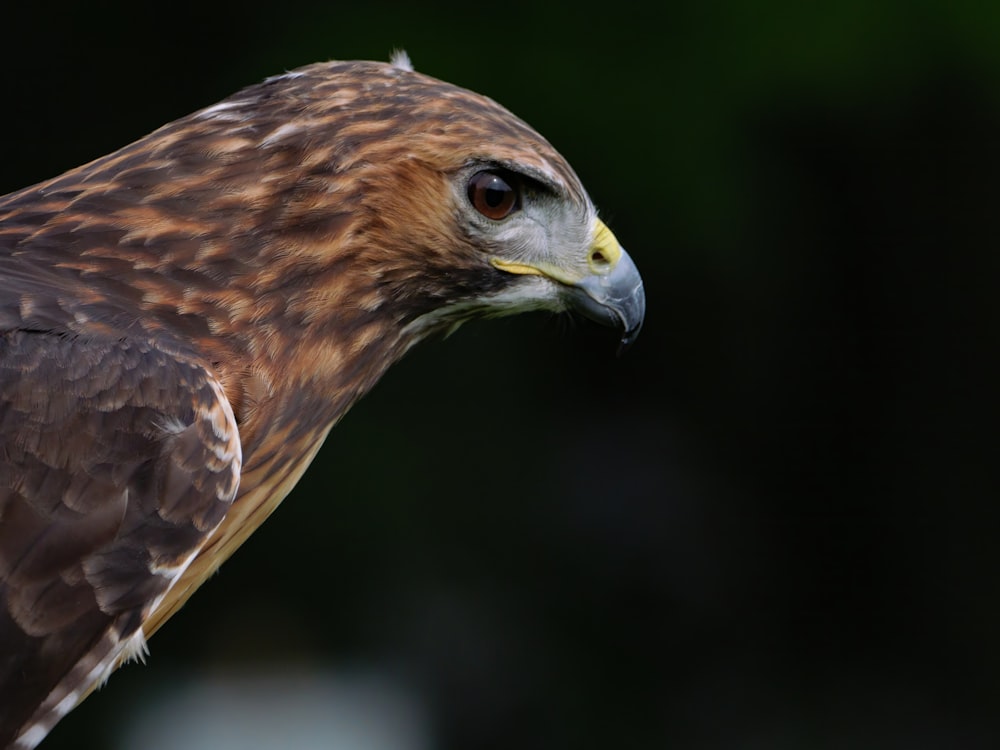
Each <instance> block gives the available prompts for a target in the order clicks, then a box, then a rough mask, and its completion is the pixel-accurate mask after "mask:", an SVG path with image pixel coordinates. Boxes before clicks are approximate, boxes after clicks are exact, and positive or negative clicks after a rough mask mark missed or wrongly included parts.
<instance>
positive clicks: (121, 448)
mask: <svg viewBox="0 0 1000 750" xmlns="http://www.w3.org/2000/svg"><path fill="white" fill-rule="evenodd" d="M239 472H240V443H239V436H238V432H237V428H236V425H235V421H234V419H233V413H232V410H231V409H230V406H229V403H228V401H226V399H225V396H224V394H223V392H222V389H221V387H220V386H219V384H218V382H217V381H216V380H215V379H214V377H213V376H212V375H211V374H210V373H209V372H207V371H206V370H205V369H204V368H203V367H201V366H200V365H199V364H197V363H193V362H188V361H184V360H183V359H180V358H178V357H176V356H172V355H169V354H166V353H164V352H162V351H160V350H158V349H157V348H155V347H153V346H152V345H150V344H148V343H145V342H135V341H130V340H128V339H118V338H114V339H107V338H87V337H81V336H73V335H65V334H62V335H60V334H54V333H47V332H41V331H25V330H14V331H6V332H0V747H6V746H8V744H9V743H11V742H12V741H13V740H14V739H15V738H16V737H18V736H19V735H20V736H21V740H20V741H19V742H18V743H17V744H16V745H15V746H16V747H32V746H34V745H35V744H37V742H38V741H40V740H41V739H42V738H43V737H44V736H45V734H46V733H47V732H48V730H49V729H50V728H51V726H52V725H54V724H55V722H56V721H58V719H59V718H60V717H61V716H62V715H64V714H65V713H67V712H68V711H69V710H70V709H72V708H73V706H74V705H75V704H76V703H77V702H78V701H79V700H80V699H82V698H83V697H84V696H85V695H86V694H87V693H88V692H89V691H90V690H91V689H92V688H93V686H94V685H95V683H97V682H99V681H100V680H101V679H103V678H104V677H105V676H106V675H107V673H108V672H110V670H111V669H112V668H113V667H114V665H115V663H116V662H117V661H118V660H119V659H120V658H122V657H127V656H129V655H134V652H135V651H137V650H140V649H141V648H142V647H143V640H142V633H141V630H140V626H141V624H142V621H143V620H144V619H145V617H147V616H148V614H149V613H150V611H152V610H153V609H154V608H155V606H156V605H157V603H158V600H159V599H160V598H161V597H162V596H163V594H164V593H165V592H166V591H167V590H168V588H169V587H170V586H171V585H172V584H173V582H174V581H175V580H176V579H177V578H178V577H179V575H180V573H181V572H182V571H183V569H184V567H185V566H186V565H187V564H188V562H189V561H190V559H191V557H192V555H193V553H194V552H195V551H197V550H198V548H199V547H200V545H201V544H202V543H203V541H204V539H205V538H206V537H207V535H208V534H209V532H210V531H211V530H212V529H213V528H215V526H216V525H217V524H218V523H219V522H220V520H221V519H222V518H223V516H224V515H225V514H226V511H227V510H228V508H229V506H230V504H231V502H232V500H233V497H234V495H235V493H236V489H237V486H238V482H239Z"/></svg>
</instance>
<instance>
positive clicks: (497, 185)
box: [468, 169, 521, 221]
mask: <svg viewBox="0 0 1000 750" xmlns="http://www.w3.org/2000/svg"><path fill="white" fill-rule="evenodd" d="M512 182H513V183H514V185H511V183H512ZM468 195H469V203H471V204H472V207H473V208H475V209H476V210H477V211H478V212H479V213H481V214H482V215H483V216H485V217H486V218H487V219H492V220H493V221H501V220H502V219H506V218H507V217H508V216H510V215H511V214H512V213H514V212H515V211H516V210H517V209H519V208H520V207H521V192H520V190H519V189H518V188H517V183H516V181H515V180H513V179H512V178H511V177H510V175H508V174H501V173H500V172H497V171H494V170H491V169H484V170H483V171H481V172H476V173H475V174H474V175H472V177H470V178H469V186H468Z"/></svg>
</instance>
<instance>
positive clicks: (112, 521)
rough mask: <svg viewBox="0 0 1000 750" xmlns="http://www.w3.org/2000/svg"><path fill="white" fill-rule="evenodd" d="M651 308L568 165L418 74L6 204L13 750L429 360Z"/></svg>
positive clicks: (1, 593) (262, 114)
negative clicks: (437, 347) (466, 332)
mask: <svg viewBox="0 0 1000 750" xmlns="http://www.w3.org/2000/svg"><path fill="white" fill-rule="evenodd" d="M483 175H485V177H484V176H483ZM643 307H644V301H643V297H642V286H641V282H640V281H639V277H638V274H637V273H636V272H635V268H634V266H633V265H632V264H631V261H630V260H629V258H628V256H627V255H626V254H624V252H623V251H621V249H620V247H619V246H618V244H617V242H616V241H615V240H614V238H613V237H612V236H611V234H610V232H608V230H607V228H606V227H604V225H603V224H602V223H601V222H600V221H599V220H598V219H597V218H596V212H595V211H594V208H593V204H592V203H591V201H590V199H589V198H588V197H587V195H586V193H585V191H584V189H583V187H582V186H581V185H580V182H579V180H578V179H577V178H576V176H575V174H574V173H573V171H572V169H571V168H570V167H569V166H568V165H567V164H566V162H565V161H564V160H563V159H562V157H560V156H559V154H558V153H557V152H556V151H555V150H554V149H553V148H552V147H551V146H550V145H549V144H548V143H547V142H546V141H545V140H543V139H542V138H541V137H540V136H539V135H538V134H537V133H535V132H534V131H533V130H532V129H531V128H529V127H528V126H527V125H525V124H524V123H523V122H521V121H520V120H518V119H517V118H515V117H514V116H512V115H511V114H510V113H509V112H507V111H506V110H505V109H503V108H502V107H500V106H499V105H497V104H496V103H494V102H493V101H491V100H489V99H486V98H484V97H481V96H478V95H476V94H473V93H471V92H468V91H465V90H462V89H459V88H456V87H454V86H451V85H449V84H446V83H442V82H440V81H436V80H434V79H432V78H428V77H426V76H423V75H420V74H417V73H414V72H412V71H410V70H408V69H406V68H405V67H404V66H392V65H384V64H379V63H363V62H350V63H325V64H319V65H313V66H309V67H306V68H302V69H300V70H297V71H294V72H291V73H287V74H285V75H282V76H278V77H275V78H272V79H269V80H268V81H265V82H264V83H261V84H259V85H256V86H251V87H249V88H247V89H245V90H243V91H241V92H239V93H237V94H235V95H234V96H232V97H230V98H228V99H226V100H224V101H222V102H220V103H219V104H216V105H214V106H211V107H208V108H206V109H204V110H201V111H200V112H196V113H194V114H192V115H190V116H188V117H185V118H182V119H180V120H177V121H176V122H173V123H170V124H168V125H166V126H164V127H163V128H160V129H159V130H157V131H156V132H154V133H152V134H150V135H149V136H147V137H145V138H143V139H141V140H139V141H137V142H135V143H133V144H131V145H129V146H127V147H125V148H123V149H121V150H120V151H117V152H115V153H113V154H110V155H108V156H106V157H103V158H101V159H98V160H96V161H94V162H91V163H90V164H87V165H85V166H83V167H80V168H78V169H74V170H72V171H70V172H67V173H66V174H64V175H62V176H60V177H57V178H55V179H53V180H50V181H48V182H44V183H41V184H39V185H36V186H34V187H31V188H27V189H25V190H22V191H20V192H17V193H13V194H11V195H8V196H5V197H3V198H0V448H2V450H0V744H2V745H10V746H12V747H19V748H28V747H33V746H34V745H35V744H37V743H38V742H39V741H40V740H41V739H42V738H44V736H45V734H46V733H47V732H48V730H49V729H50V728H51V726H52V725H53V724H54V723H55V722H57V721H58V720H59V718H61V717H62V716H63V715H65V714H66V713H67V712H68V711H69V710H71V709H72V708H73V707H74V706H75V705H76V704H77V703H78V702H79V701H80V700H82V698H83V697H85V696H86V694H87V693H88V692H89V691H90V690H92V689H93V687H94V686H95V684H97V683H98V682H99V681H100V680H101V679H103V678H105V677H106V676H107V674H109V673H110V672H111V671H112V670H113V669H114V667H115V666H117V664H118V663H120V661H121V660H122V659H124V658H126V657H128V656H132V655H135V654H138V653H141V651H142V649H143V648H144V637H146V636H149V635H151V634H152V632H154V631H155V630H156V629H157V628H158V627H159V626H160V625H161V624H162V623H163V622H164V621H165V620H166V619H167V618H168V617H170V615H171V614H173V612H175V611H176V610H177V608H178V607H180V606H181V604H183V602H184V601H185V600H186V599H187V597H188V596H190V594H191V593H192V592H193V591H194V589H195V588H196V587H197V586H198V585H199V584H200V583H201V582H202V581H203V580H204V579H205V578H206V577H207V576H208V575H209V574H210V573H211V572H212V571H214V570H215V569H216V568H217V567H218V566H219V565H220V564H221V563H222V561H223V560H225V558H226V557H228V556H229V555H230V554H232V552H233V551H234V550H235V549H236V547H238V546H239V545H240V544H241V543H242V542H243V541H244V540H245V539H246V537H247V536H248V535H249V534H250V533H251V532H252V531H253V529H254V528H256V527H257V526H258V525H259V524H260V523H261V522H262V521H263V520H264V519H265V518H266V517H267V515H268V514H269V513H270V512H271V511H272V510H273V509H274V507H275V506H276V505H277V503H278V502H280V501H281V499H282V498H283V497H284V496H285V494H287V492H288V491H289V490H290V489H291V488H292V486H293V485H294V484H295V482H296V481H297V480H298V478H299V476H300V475H301V474H302V472H303V471H304V470H305V468H306V466H307V465H308V464H309V462H310V461H311V460H312V457H313V456H314V455H315V453H316V451H317V450H318V448H319V446H320V444H321V443H322V440H323V438H324V437H325V436H326V434H327V432H328V431H329V430H330V428H331V427H332V426H333V424H334V423H335V422H336V421H337V420H338V419H339V418H340V416H342V415H343V414H344V412H345V411H346V410H347V409H348V408H349V407H350V405H351V404H352V403H353V402H354V401H355V400H356V399H357V398H358V397H360V396H361V395H362V394H364V393H365V392H366V391H367V390H368V389H369V388H370V387H371V386H372V385H373V384H374V383H375V381H376V380H377V379H378V378H379V377H380V376H381V375H382V373H383V372H385V370H386V368H387V367H389V366H390V365H391V364H392V363H393V362H394V361H396V360H397V359H398V358H399V357H401V356H402V355H403V354H404V353H405V352H406V351H407V349H409V348H410V347H411V346H412V345H413V344H414V343H416V342H417V341H419V340H420V339H421V338H423V337H425V336H426V335H428V334H430V333H433V332H435V331H442V330H448V329H450V328H452V327H454V326H455V325H457V324H459V323H461V322H462V321H463V320H466V319H468V318H471V317H476V316H480V315H489V314H505V313H509V312H516V311H520V310H528V309H549V310H557V311H558V310H563V309H569V308H574V309H579V310H581V311H582V312H584V313H585V314H588V315H591V316H592V317H596V318H598V319H603V320H605V321H606V322H609V323H613V324H617V325H620V326H621V327H622V328H623V329H624V330H625V335H626V338H631V337H633V336H634V335H635V333H636V332H637V331H638V326H639V324H640V323H641V319H642V314H643ZM18 738H19V739H18Z"/></svg>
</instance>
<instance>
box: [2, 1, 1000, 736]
mask: <svg viewBox="0 0 1000 750" xmlns="http://www.w3.org/2000/svg"><path fill="white" fill-rule="evenodd" d="M7 5H8V7H5V8H4V9H3V11H2V13H0V28H2V29H3V32H4V33H3V39H4V42H3V44H2V45H0V81H2V87H0V92H2V93H0V96H2V101H0V158H2V163H3V168H2V169H0V192H7V191H10V190H14V189H17V188H20V187H24V186H26V185H28V184H31V183H33V182H37V181H40V180H42V179H45V178H48V177H51V176H54V175H56V174H58V173H60V172H62V171H64V170H66V169H68V168H70V167H74V166H76V165H78V164H81V163H83V162H85V161H88V160H90V159H92V158H95V157H97V156H100V155H103V154H105V153H107V152H109V151H112V150H114V149H115V148H117V147H119V146H122V145H124V144H126V143H128V142H130V141H132V140H134V139H136V138H138V137H140V136H142V135H144V134H145V133H147V132H149V131H150V130H152V129H154V128H156V127H158V126H159V125H161V124H163V123H165V122H167V121H169V120H172V119H175V118H177V117H180V116H182V115H185V114H187V113H189V112H191V111H194V110H195V109H198V108H201V107H203V106H207V105H209V104H212V103H214V102H215V101H218V100H219V99H221V98H223V97H225V96H227V95H228V94H230V93H232V92H234V91H236V90H237V89H239V88H240V87H242V86H244V85H248V84H251V83H254V82H256V81H258V80H260V79H262V78H264V77H266V76H268V75H272V74H276V73H279V72H282V71H284V70H287V69H291V68H294V67H297V66H299V65H302V64H305V63H309V62H314V61H317V60H324V59H331V58H340V59H351V58H368V59H372V58H374V59H383V60H384V59H387V58H388V55H389V53H390V51H391V50H392V49H393V48H395V47H402V48H405V49H406V50H407V51H408V52H409V53H410V55H411V57H412V58H413V60H414V63H415V65H416V67H417V69H418V70H420V71H422V72H425V73H428V74H430V75H433V76H436V77H439V78H443V79H446V80H449V81H452V82H454V83H457V84H460V85H462V86H465V87H468V88H471V89H474V90H476V91H479V92H482V93H485V94H487V95H489V96H491V97H493V98H495V99H497V100H498V101H500V102H502V103H503V104H505V105H507V106H508V107H509V108H510V109H512V110H513V111H514V112H516V113H517V114H518V115H520V116H521V117H523V118H524V119H526V120H527V121H528V122H530V123H531V124H533V125H534V126H535V127H536V128H538V129H539V130H540V131H541V132H542V133H543V134H544V135H545V136H546V137H547V138H548V139H549V140H551V141H552V142H553V143H554V144H555V145H556V146H557V147H558V148H559V149H560V150H561V151H562V152H563V154H564V155H566V157H567V158H568V159H569V161H570V162H571V163H572V164H573V165H574V166H575V168H576V169H577V171H578V173H579V174H580V176H581V177H582V179H583V181H584V183H585V184H586V185H587V186H588V189H589V190H590V192H591V195H592V196H593V198H594V200H595V202H596V203H597V204H598V206H599V207H600V208H601V209H602V212H603V215H604V217H605V218H606V219H607V220H608V222H609V224H610V225H611V226H612V228H613V229H614V230H615V232H616V234H617V235H618V237H619V239H620V240H621V241H622V243H623V244H624V245H625V246H626V247H627V248H628V249H629V251H630V253H631V254H632V256H633V258H634V259H635V261H636V263H637V264H638V266H639V268H640V270H641V271H642V273H643V275H644V278H645V282H646V292H647V298H648V316H647V320H646V327H645V329H644V330H643V333H642V335H641V336H640V338H639V340H638V342H637V343H636V345H635V346H634V347H633V349H632V350H631V351H629V352H628V353H627V355H626V356H624V357H622V358H620V359H616V358H615V357H614V350H615V343H614V340H613V337H612V336H611V334H610V333H609V332H607V331H604V330H600V329H597V328H595V327H592V326H591V325H589V324H587V323H579V324H577V323H567V322H566V320H565V319H562V318H554V317H546V316H544V315H534V316H523V317H520V318H516V319H510V320H502V321H491V322H483V323H477V324H470V325H468V326H466V327H465V328H463V329H462V330H461V331H459V332H458V333H457V334H456V335H454V336H453V337H451V338H450V339H448V340H445V341H435V342H431V343H429V344H426V345H424V346H422V347H421V348H418V349H417V350H415V351H414V352H413V353H412V354H411V355H409V356H408V357H407V359H406V360H405V361H404V362H403V363H402V364H401V365H400V366H398V367H396V368H395V369H393V370H392V371H391V372H390V373H389V375H388V376H387V377H386V378H385V379H384V380H383V381H382V382H381V383H380V384H379V386H378V387H377V388H376V389H375V390H374V391H373V392H372V393H371V394H370V395H369V397H367V398H366V399H365V400H364V401H362V402H361V403H360V404H359V405H358V406H357V407H356V408H354V409H353V410H352V411H351V412H350V413H349V414H348V416H347V417H346V418H345V419H344V420H343V421H342V423H341V424H340V425H339V426H338V427H337V428H336V429H335V430H334V431H333V433H332V434H331V436H330V438H329V440H328V441H327V443H326V445H325V447H324V448H323V450H322V452H321V453H320V454H319V457H318V458H317V459H316V462H315V464H314V465H313V467H312V469H311V470H310V471H309V472H308V473H307V475H306V477H305V479H304V481H303V482H302V483H301V484H300V485H299V487H298V488H297V489H296V490H295V491H294V493H293V494H292V495H291V496H290V497H289V498H288V500H287V501H286V503H285V504H284V505H283V506H282V507H281V508H280V509H279V510H278V511H277V512H276V513H275V515H274V517H273V518H272V519H271V520H270V521H269V522H268V523H267V524H265V525H264V527H263V528H262V529H261V530H260V531H258V532H257V533H256V534H255V535H254V536H253V537H252V538H251V540H250V541H249V542H248V543H247V544H246V545H245V547H244V548H243V549H241V550H240V552H239V553H237V554H236V556H235V557H234V558H233V559H232V560H231V561H230V562H229V563H227V564H226V565H225V566H224V567H223V568H222V571H221V573H220V574H219V575H218V576H216V577H215V578H214V579H212V580H211V581H209V582H208V583H207V584H206V585H205V586H204V587H203V589H202V590H201V591H200V592H199V593H198V594H197V595H196V596H195V597H194V598H193V599H192V600H191V602H190V604H189V605H188V606H187V607H186V608H185V609H184V610H183V611H182V612H181V613H180V614H179V615H178V616H177V617H175V618H174V619H173V620H172V621H171V622H170V623H169V624H168V625H167V627H166V628H164V630H163V631H162V632H161V633H159V634H158V635H157V636H156V637H155V638H154V639H153V641H152V643H151V651H152V655H151V657H150V659H149V664H148V665H147V666H145V667H137V666H129V667H127V668H125V669H123V670H122V671H121V672H119V673H118V674H117V675H116V676H115V677H114V678H113V679H112V680H111V681H110V683H109V685H108V686H107V687H106V688H105V689H104V690H102V691H101V692H100V693H98V694H96V695H95V696H93V697H91V698H90V699H89V700H88V701H87V702H86V703H85V704H84V705H83V706H82V707H81V708H79V709H78V710H77V711H75V712H74V713H73V714H71V715H70V716H69V717H68V718H67V719H66V720H64V721H63V722H62V723H61V724H60V725H59V726H58V727H57V728H56V730H55V731H54V732H53V734H52V735H51V737H50V738H49V740H47V742H46V743H45V744H44V745H43V746H42V747H43V748H44V749H45V750H57V748H76V749H78V750H79V749H84V750H87V749H90V748H109V749H111V750H136V749H138V748H143V749H144V750H145V749H146V748H164V749H167V748H178V747H185V748H188V749H191V748H203V747H204V748H208V747H212V748H228V747H240V748H243V749H246V748H264V747H274V748H279V747H281V748H300V747H301V748H307V747H328V748H338V749H341V750H345V749H352V750H353V749H354V748H366V749H378V748H392V749H393V750H410V749H411V748H413V749H419V750H432V749H433V750H458V749H465V748H477V749H486V750H489V749H491V748H497V749H499V748H521V749H522V750H531V749H532V748H606V747H615V748H637V749H646V748H907V749H913V748H943V747H947V748H993V747H997V746H998V743H1000V585H998V574H1000V550H998V548H997V541H996V537H997V531H998V528H1000V505H998V502H997V501H998V490H1000V481H998V478H1000V469H998V461H997V458H996V451H997V446H998V440H997V420H998V417H1000V403H998V399H997V397H996V393H997V387H998V379H1000V378H998V376H1000V368H998V367H997V358H996V351H997V344H998V341H997V339H998V335H997V331H998V330H1000V303H998V301H997V293H998V286H997V281H998V270H1000V253H998V247H997V245H998V242H997V239H998V235H1000V231H998V229H1000V226H998V225H1000V218H998V210H997V209H998V207H1000V200H998V198H1000V16H998V13H997V11H994V10H986V9H988V8H990V7H991V4H989V3H972V2H951V3H933V2H902V1H899V2H889V1H885V2H880V3H873V2H860V1H859V0H840V1H839V2H837V3H828V4H823V6H824V7H820V6H818V5H815V6H814V4H803V3H797V2H777V1H774V0H762V1H761V2H755V3H734V2H715V3H703V2H691V1H689V2H676V3H670V4H665V5H660V4H647V5H646V6H645V9H639V8H638V7H636V6H630V5H628V4H626V3H618V4H611V5H603V6H599V7H598V6H595V7H590V6H587V5H560V4H555V3H551V4H550V3H520V2H515V1H514V0H509V1H508V2H506V3H503V4H487V5H479V4H476V3H468V2H466V3H444V2H427V3H414V2H408V3H379V2H368V3H337V2H331V1H329V0H328V1H326V2H300V1H299V0H286V1H285V2H282V3H267V4H263V3H254V2H252V0H250V1H248V2H244V3H240V4H234V3H225V4H223V3H219V4H215V3H211V2H204V3H200V4H197V5H192V6H187V5H185V4H162V3H151V4H141V3H135V2H131V3H125V2H91V3H74V4H68V3H67V4H65V5H64V6H62V7H59V6H58V5H56V6H53V5H52V4H45V3H35V4H28V3H19V4H13V3H8V4H7ZM807 6H808V7H807ZM993 7H995V6H993Z"/></svg>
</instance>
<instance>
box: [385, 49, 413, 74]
mask: <svg viewBox="0 0 1000 750" xmlns="http://www.w3.org/2000/svg"><path fill="white" fill-rule="evenodd" d="M389 64H390V65H392V67H394V68H399V69H400V70H409V71H412V70H413V63H412V62H411V61H410V56H409V55H408V54H406V50H405V49H394V50H393V51H392V54H391V55H389Z"/></svg>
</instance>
